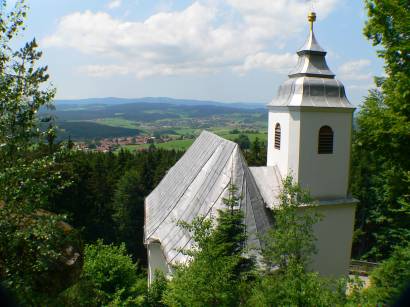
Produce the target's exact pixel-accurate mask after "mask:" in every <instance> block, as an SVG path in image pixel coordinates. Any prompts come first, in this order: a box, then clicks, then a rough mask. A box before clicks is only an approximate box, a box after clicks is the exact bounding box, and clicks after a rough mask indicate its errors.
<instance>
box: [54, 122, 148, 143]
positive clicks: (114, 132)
mask: <svg viewBox="0 0 410 307" xmlns="http://www.w3.org/2000/svg"><path fill="white" fill-rule="evenodd" d="M58 128H59V133H58V137H59V139H67V138H68V137H69V136H70V137H71V139H73V140H86V139H102V138H114V137H125V136H135V135H138V134H140V133H141V131H140V130H138V129H128V128H121V127H112V126H107V125H100V124H97V123H93V122H59V123H58Z"/></svg>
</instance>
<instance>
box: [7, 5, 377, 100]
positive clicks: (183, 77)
mask: <svg viewBox="0 0 410 307" xmlns="http://www.w3.org/2000/svg"><path fill="white" fill-rule="evenodd" d="M10 2H13V1H12V0H10ZM28 4H29V5H30V12H29V17H28V20H27V23H26V25H27V30H26V32H25V33H24V34H23V35H22V36H21V37H20V38H19V42H17V43H22V42H23V41H27V40H29V39H32V38H33V37H35V38H36V40H37V41H38V43H39V45H40V48H41V50H42V51H43V59H42V63H43V64H46V65H48V67H49V73H50V76H51V80H52V83H53V86H55V87H56V88H57V97H56V98H58V99H80V98H96V97H124V98H138V97H148V96H150V97H173V98H184V99H201V100H216V101H224V102H238V101H240V102H260V103H268V102H269V101H270V100H271V99H272V98H273V97H274V96H275V95H276V92H277V89H278V86H279V85H280V84H281V83H282V82H283V81H284V80H286V79H287V78H288V77H287V74H288V72H289V71H290V70H291V69H292V67H293V66H294V65H295V64H296V59H297V57H296V54H295V52H296V51H297V50H298V49H299V48H300V47H301V46H302V45H303V43H304V41H305V40H306V38H307V35H308V31H309V25H308V22H307V17H306V16H307V13H308V12H309V10H310V9H311V8H312V7H313V8H314V10H315V11H316V13H317V16H318V20H317V22H316V23H315V34H316V37H317V39H318V41H319V43H320V44H321V46H322V47H323V48H324V49H325V50H327V51H328V55H327V61H328V64H329V66H330V68H331V69H332V70H333V71H334V72H335V73H336V78H338V79H339V80H340V81H342V82H343V83H344V84H345V86H346V89H347V94H348V97H349V98H350V100H351V102H352V103H353V104H355V105H360V103H361V102H362V101H363V96H365V95H366V93H367V91H368V90H369V89H370V88H372V87H373V76H380V75H382V74H383V62H382V61H381V60H380V59H379V58H378V57H377V54H376V50H377V49H376V47H373V46H372V45H371V43H370V42H369V41H367V40H366V38H365V37H364V36H363V34H362V31H363V30H362V29H363V26H364V23H365V21H366V12H365V9H364V7H363V4H362V1H352V0H316V1H306V0H252V1H250V0H196V1H190V0H158V1H155V0H58V1H56V0H31V1H30V0H29V1H28Z"/></svg>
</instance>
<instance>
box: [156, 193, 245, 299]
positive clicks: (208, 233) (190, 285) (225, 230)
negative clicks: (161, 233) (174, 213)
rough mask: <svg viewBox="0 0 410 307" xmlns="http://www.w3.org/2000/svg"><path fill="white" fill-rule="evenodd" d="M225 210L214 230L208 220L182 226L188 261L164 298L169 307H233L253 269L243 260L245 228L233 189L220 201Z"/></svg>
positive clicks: (198, 220)
mask: <svg viewBox="0 0 410 307" xmlns="http://www.w3.org/2000/svg"><path fill="white" fill-rule="evenodd" d="M224 203H225V205H226V207H227V208H226V210H220V211H219V212H218V218H217V220H216V226H215V229H213V223H212V221H211V220H210V219H206V218H204V217H198V218H196V219H195V220H194V221H193V222H192V223H190V224H188V223H182V224H181V227H183V228H185V229H186V230H188V231H189V232H190V233H191V234H192V238H193V240H194V242H195V244H194V246H193V248H192V249H190V250H187V251H184V252H185V253H186V254H187V255H188V256H190V257H191V258H192V260H191V261H190V262H189V264H188V265H187V266H179V267H177V268H176V270H175V273H174V276H173V278H172V281H171V282H170V283H169V286H168V289H167V291H166V292H165V295H164V302H165V303H166V304H167V305H169V306H237V305H239V303H240V302H241V299H240V298H241V286H242V285H243V283H245V281H246V279H247V278H248V277H249V276H248V273H249V272H250V271H251V270H252V269H253V262H252V260H250V259H247V258H245V257H244V255H243V253H244V252H245V240H246V234H245V225H244V223H243V213H242V211H241V209H240V208H239V197H238V195H237V191H236V188H235V187H234V186H232V185H231V186H230V187H229V195H228V197H227V198H226V199H224Z"/></svg>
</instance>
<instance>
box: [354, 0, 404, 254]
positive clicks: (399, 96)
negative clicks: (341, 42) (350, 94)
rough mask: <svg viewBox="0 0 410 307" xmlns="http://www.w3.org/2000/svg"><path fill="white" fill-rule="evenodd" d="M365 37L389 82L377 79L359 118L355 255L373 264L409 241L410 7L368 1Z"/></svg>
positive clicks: (397, 1)
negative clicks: (383, 65) (367, 259)
mask: <svg viewBox="0 0 410 307" xmlns="http://www.w3.org/2000/svg"><path fill="white" fill-rule="evenodd" d="M366 6H367V10H368V15H369V20H368V22H367V24H366V27H365V29H364V33H365V35H366V36H367V37H368V38H369V39H370V40H372V41H373V44H374V45H378V46H381V47H382V49H381V50H379V56H380V57H382V58H383V59H384V60H385V70H386V77H385V78H376V85H377V86H378V87H379V88H378V89H376V90H372V91H370V93H369V95H368V97H366V99H365V102H364V104H363V106H362V108H361V110H360V112H359V113H358V116H357V131H355V135H354V144H353V168H352V169H353V174H352V175H353V176H352V178H353V181H352V191H353V193H354V195H356V196H357V197H359V199H360V206H359V208H358V214H357V220H356V226H357V231H356V244H355V248H354V251H355V254H356V255H357V256H364V257H368V258H371V259H374V260H377V259H384V258H387V257H388V256H389V254H390V253H391V251H392V249H393V248H394V246H395V245H398V244H399V245H400V244H403V243H404V242H410V230H409V229H410V222H409V221H410V219H409V214H410V198H409V197H410V184H409V183H410V160H409V158H408V153H409V152H410V121H409V116H410V78H409V76H410V58H409V54H410V43H409V41H410V39H409V35H410V20H409V19H410V12H409V9H410V5H409V3H408V1H400V0H393V1H391V0H366Z"/></svg>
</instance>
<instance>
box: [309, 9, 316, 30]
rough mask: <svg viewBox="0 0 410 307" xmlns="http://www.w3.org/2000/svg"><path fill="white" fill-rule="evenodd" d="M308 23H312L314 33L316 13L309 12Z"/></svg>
mask: <svg viewBox="0 0 410 307" xmlns="http://www.w3.org/2000/svg"><path fill="white" fill-rule="evenodd" d="M308 21H309V23H310V31H312V32H313V23H314V22H315V21H316V13H315V12H309V15H308Z"/></svg>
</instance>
